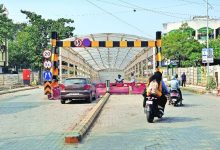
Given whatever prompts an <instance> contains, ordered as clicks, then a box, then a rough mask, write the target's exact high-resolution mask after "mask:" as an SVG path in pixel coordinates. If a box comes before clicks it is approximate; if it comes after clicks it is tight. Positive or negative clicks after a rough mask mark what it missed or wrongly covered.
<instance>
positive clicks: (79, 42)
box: [74, 39, 82, 47]
mask: <svg viewBox="0 0 220 150" xmlns="http://www.w3.org/2000/svg"><path fill="white" fill-rule="evenodd" d="M74 45H75V46H76V47H81V46H82V40H81V39H75V40H74Z"/></svg>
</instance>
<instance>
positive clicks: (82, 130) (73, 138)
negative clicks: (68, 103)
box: [65, 93, 110, 144]
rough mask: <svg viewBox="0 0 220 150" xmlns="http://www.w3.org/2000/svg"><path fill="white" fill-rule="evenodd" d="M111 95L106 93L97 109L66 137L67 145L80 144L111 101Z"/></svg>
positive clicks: (93, 109)
mask: <svg viewBox="0 0 220 150" xmlns="http://www.w3.org/2000/svg"><path fill="white" fill-rule="evenodd" d="M109 96H110V94H109V93H106V94H105V95H104V96H103V97H102V98H101V99H100V100H99V102H98V103H97V104H96V106H95V107H93V108H92V110H91V111H90V112H89V113H88V114H87V115H86V117H85V118H83V120H82V121H81V122H80V123H79V124H78V125H77V126H76V127H75V128H74V129H73V131H72V132H71V133H69V134H67V135H66V136H65V143H68V144H70V143H75V144H76V143H79V142H80V141H81V140H82V138H83V136H84V135H85V134H86V132H87V131H88V130H89V128H90V127H91V125H92V124H93V123H94V122H95V120H96V118H97V116H98V115H99V113H100V112H101V110H102V108H103V106H104V105H105V103H106V102H107V100H108V99H109Z"/></svg>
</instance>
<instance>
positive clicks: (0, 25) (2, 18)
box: [0, 4, 14, 44]
mask: <svg viewBox="0 0 220 150" xmlns="http://www.w3.org/2000/svg"><path fill="white" fill-rule="evenodd" d="M13 25H14V24H13V22H12V20H11V19H9V18H8V17H7V9H6V8H5V7H4V5H3V4H0V44H3V43H4V42H5V40H7V39H12V37H13Z"/></svg>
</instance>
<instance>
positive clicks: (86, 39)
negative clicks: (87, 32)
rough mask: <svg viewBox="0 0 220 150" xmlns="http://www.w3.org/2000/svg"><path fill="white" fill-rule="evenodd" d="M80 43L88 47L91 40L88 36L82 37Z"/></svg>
mask: <svg viewBox="0 0 220 150" xmlns="http://www.w3.org/2000/svg"><path fill="white" fill-rule="evenodd" d="M82 44H83V45H84V46H85V47H89V46H90V45H91V41H90V40H89V39H88V38H85V39H83V41H82Z"/></svg>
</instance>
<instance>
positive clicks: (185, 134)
mask: <svg viewBox="0 0 220 150" xmlns="http://www.w3.org/2000/svg"><path fill="white" fill-rule="evenodd" d="M219 108H220V98H219V97H218V98H217V97H214V96H208V95H202V96H201V95H194V94H191V93H186V92H184V106H183V107H173V106H169V105H167V106H166V111H165V116H164V117H163V118H162V119H156V120H155V123H152V124H149V123H147V122H146V117H145V114H144V112H143V108H142V97H141V96H140V95H130V96H126V95H119V96H116V95H113V96H111V97H110V99H109V101H108V103H107V104H106V105H105V107H104V109H103V111H102V113H101V114H100V117H99V118H98V120H97V122H96V123H95V125H94V126H93V128H92V129H91V131H90V133H89V134H88V135H87V137H86V138H85V139H84V140H83V142H82V144H80V145H78V147H77V148H78V149H80V150H94V149H95V150H189V149H190V150H219V149H220V115H219V114H220V110H219Z"/></svg>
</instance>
